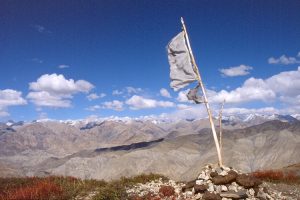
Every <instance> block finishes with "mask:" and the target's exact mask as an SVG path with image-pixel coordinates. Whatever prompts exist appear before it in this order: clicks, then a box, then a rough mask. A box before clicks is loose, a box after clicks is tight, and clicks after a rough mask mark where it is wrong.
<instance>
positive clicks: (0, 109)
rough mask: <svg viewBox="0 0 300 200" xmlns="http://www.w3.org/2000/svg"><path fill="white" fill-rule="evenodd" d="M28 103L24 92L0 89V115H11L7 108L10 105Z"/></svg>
mask: <svg viewBox="0 0 300 200" xmlns="http://www.w3.org/2000/svg"><path fill="white" fill-rule="evenodd" d="M25 104H27V102H26V100H25V99H23V97H22V92H20V91H16V90H11V89H5V90H0V117H4V116H9V113H8V112H7V108H8V107H9V106H18V105H25Z"/></svg>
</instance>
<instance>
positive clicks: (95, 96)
mask: <svg viewBox="0 0 300 200" xmlns="http://www.w3.org/2000/svg"><path fill="white" fill-rule="evenodd" d="M105 96H106V94H105V93H100V94H99V95H98V94H96V93H91V94H89V95H88V96H86V98H87V99H88V100H89V101H92V100H95V99H99V98H103V97H105Z"/></svg>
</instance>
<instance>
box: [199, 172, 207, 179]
mask: <svg viewBox="0 0 300 200" xmlns="http://www.w3.org/2000/svg"><path fill="white" fill-rule="evenodd" d="M205 177H206V175H205V173H203V172H202V173H201V174H200V175H199V177H198V179H203V180H205Z"/></svg>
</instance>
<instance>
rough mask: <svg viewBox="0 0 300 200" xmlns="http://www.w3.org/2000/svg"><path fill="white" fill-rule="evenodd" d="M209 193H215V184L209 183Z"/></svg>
mask: <svg viewBox="0 0 300 200" xmlns="http://www.w3.org/2000/svg"><path fill="white" fill-rule="evenodd" d="M207 190H208V191H209V192H213V191H215V190H214V184H212V183H209V184H208V189H207Z"/></svg>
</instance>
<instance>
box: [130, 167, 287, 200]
mask: <svg viewBox="0 0 300 200" xmlns="http://www.w3.org/2000/svg"><path fill="white" fill-rule="evenodd" d="M164 190H167V192H166V191H164ZM127 193H128V194H129V196H132V197H133V196H135V198H133V199H134V200H135V199H137V200H140V199H151V200H152V199H154V200H160V199H164V200H176V199H178V200H187V199H189V200H197V199H204V200H234V199H246V200H277V199H288V198H285V197H284V196H281V195H280V194H276V193H269V192H268V191H267V189H266V188H265V187H263V184H262V181H261V180H259V179H257V178H255V177H252V176H250V175H248V174H243V173H241V172H239V171H237V170H234V169H232V168H230V167H213V166H212V165H206V166H205V167H204V168H203V170H202V171H201V173H200V174H199V176H198V178H197V179H196V180H193V181H189V182H187V183H176V182H175V181H173V180H169V181H168V182H163V181H162V180H161V179H160V180H157V181H152V182H149V183H146V184H139V185H137V186H135V187H134V188H129V189H128V190H127ZM166 194H167V195H166ZM146 197H147V198H146Z"/></svg>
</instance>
